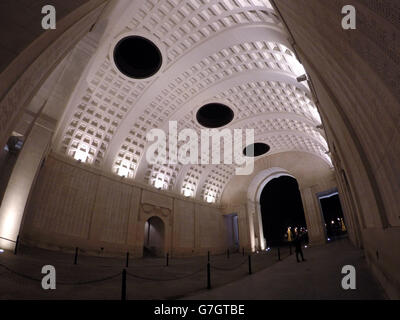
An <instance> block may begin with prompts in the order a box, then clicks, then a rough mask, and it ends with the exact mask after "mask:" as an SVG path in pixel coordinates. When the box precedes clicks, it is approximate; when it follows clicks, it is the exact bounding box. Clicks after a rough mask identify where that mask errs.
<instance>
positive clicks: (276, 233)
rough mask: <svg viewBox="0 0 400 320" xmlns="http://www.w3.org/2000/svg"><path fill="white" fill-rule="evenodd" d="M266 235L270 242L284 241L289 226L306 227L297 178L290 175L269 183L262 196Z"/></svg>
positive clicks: (262, 213) (261, 202) (262, 212)
mask: <svg viewBox="0 0 400 320" xmlns="http://www.w3.org/2000/svg"><path fill="white" fill-rule="evenodd" d="M260 204H261V215H262V221H263V230H264V237H265V238H266V239H267V242H268V244H274V243H276V242H279V241H282V240H283V237H284V234H285V232H286V231H287V227H288V226H291V227H306V226H307V225H306V220H305V216H304V209H303V203H302V200H301V195H300V191H299V186H298V184H297V181H296V179H294V178H292V177H288V176H283V177H279V178H275V179H273V180H271V181H270V182H268V183H267V185H266V186H265V187H264V189H263V191H262V192H261V197H260Z"/></svg>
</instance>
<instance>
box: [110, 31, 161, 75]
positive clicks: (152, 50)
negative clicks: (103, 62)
mask: <svg viewBox="0 0 400 320" xmlns="http://www.w3.org/2000/svg"><path fill="white" fill-rule="evenodd" d="M114 62H115V65H116V66H117V68H118V69H119V71H121V72H122V73H123V74H124V75H126V76H128V77H130V78H134V79H145V78H148V77H151V76H153V75H154V74H156V73H157V71H158V70H160V68H161V65H162V55H161V51H160V49H158V47H157V46H156V45H155V44H154V43H153V42H152V41H150V40H149V39H146V38H143V37H140V36H128V37H125V38H122V39H121V40H120V41H119V42H118V43H117V45H116V46H115V48H114Z"/></svg>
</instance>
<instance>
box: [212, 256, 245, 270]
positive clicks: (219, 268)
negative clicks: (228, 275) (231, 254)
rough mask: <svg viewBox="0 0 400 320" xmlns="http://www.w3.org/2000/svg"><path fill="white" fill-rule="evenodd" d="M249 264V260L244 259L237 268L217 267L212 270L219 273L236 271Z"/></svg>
mask: <svg viewBox="0 0 400 320" xmlns="http://www.w3.org/2000/svg"><path fill="white" fill-rule="evenodd" d="M246 262H247V258H246V259H244V260H243V261H242V262H240V263H239V264H238V265H237V266H234V267H231V268H224V267H216V266H211V268H213V269H215V270H219V271H232V270H235V269H239V268H240V267H241V266H242V265H244V264H245V263H246Z"/></svg>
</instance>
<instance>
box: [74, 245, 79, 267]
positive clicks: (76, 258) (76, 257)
mask: <svg viewBox="0 0 400 320" xmlns="http://www.w3.org/2000/svg"><path fill="white" fill-rule="evenodd" d="M78 250H79V249H78V247H76V248H75V258H74V264H77V263H78Z"/></svg>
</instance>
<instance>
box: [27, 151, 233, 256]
mask: <svg viewBox="0 0 400 320" xmlns="http://www.w3.org/2000/svg"><path fill="white" fill-rule="evenodd" d="M152 216H158V217H160V218H161V219H162V220H163V222H164V225H165V253H166V252H169V253H170V254H171V255H172V256H185V255H203V254H206V253H207V251H208V250H210V251H211V252H212V253H213V254H216V253H222V252H225V250H226V248H227V246H228V243H227V229H226V228H227V227H226V223H225V220H224V217H223V214H222V212H221V210H220V209H219V207H218V206H215V205H209V204H205V203H200V202H197V201H194V200H189V199H185V198H183V197H180V196H177V195H173V194H170V193H167V192H162V191H161V192H160V191H154V190H153V189H151V188H149V187H147V186H140V185H138V184H135V183H133V182H131V181H128V180H126V179H120V178H119V177H116V176H114V175H110V176H108V175H107V174H104V173H101V172H100V171H98V170H96V169H94V168H92V167H90V166H87V165H84V164H79V163H77V162H76V161H74V160H70V159H68V158H64V157H61V156H58V155H56V154H50V155H49V156H48V157H47V159H46V161H45V163H44V165H43V167H42V168H41V170H40V173H39V175H38V179H37V182H36V185H35V187H34V188H33V191H32V194H31V200H30V204H29V206H28V208H27V210H26V212H25V217H24V222H23V227H22V232H21V237H22V239H23V241H25V243H27V244H29V245H38V246H41V247H46V248H53V249H57V250H60V249H62V250H73V248H74V247H76V246H78V247H80V248H82V249H83V250H85V251H87V252H88V253H90V254H97V253H99V252H100V251H101V248H104V249H103V254H111V255H112V254H122V253H125V252H126V251H129V252H130V253H131V254H132V255H133V256H141V255H142V253H143V242H144V225H145V222H146V221H147V220H148V219H149V218H150V217H152Z"/></svg>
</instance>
